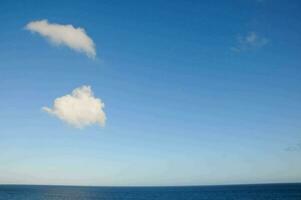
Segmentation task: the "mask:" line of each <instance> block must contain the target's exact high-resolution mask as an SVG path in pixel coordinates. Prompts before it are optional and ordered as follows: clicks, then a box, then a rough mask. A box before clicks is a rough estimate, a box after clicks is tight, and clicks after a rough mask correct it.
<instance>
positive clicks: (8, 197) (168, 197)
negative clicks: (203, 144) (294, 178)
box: [0, 184, 301, 200]
mask: <svg viewBox="0 0 301 200" xmlns="http://www.w3.org/2000/svg"><path fill="white" fill-rule="evenodd" d="M0 200H301V184H262V185H231V186H187V187H81V186H38V185H34V186H33V185H0Z"/></svg>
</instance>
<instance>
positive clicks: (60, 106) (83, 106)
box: [42, 85, 106, 128]
mask: <svg viewBox="0 0 301 200" xmlns="http://www.w3.org/2000/svg"><path fill="white" fill-rule="evenodd" d="M42 109H43V110H44V111H46V112H47V113H49V114H52V115H54V116H56V117H58V118H59V119H61V120H63V121H65V122H67V123H68V124H70V125H73V126H74V127H76V128H83V127H85V126H88V125H92V124H95V123H98V124H99V125H101V126H104V125H105V121H106V115H105V112H104V110H103V109H104V103H103V102H102V101H101V99H98V98H96V97H94V95H93V91H92V90H91V87H90V86H85V85H84V86H81V87H79V88H76V89H74V90H73V91H72V93H71V94H67V95H65V96H62V97H58V98H56V99H55V100H54V104H53V108H48V107H43V108H42Z"/></svg>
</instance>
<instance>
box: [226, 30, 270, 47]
mask: <svg viewBox="0 0 301 200" xmlns="http://www.w3.org/2000/svg"><path fill="white" fill-rule="evenodd" d="M267 43H268V39H267V38H265V37H262V36H259V35H258V34H257V33H256V32H249V33H248V34H247V35H245V36H239V37H238V44H237V46H236V47H232V48H231V49H232V50H234V51H244V50H248V49H251V48H258V47H263V46H265V45H266V44H267Z"/></svg>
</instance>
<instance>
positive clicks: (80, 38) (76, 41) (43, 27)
mask: <svg viewBox="0 0 301 200" xmlns="http://www.w3.org/2000/svg"><path fill="white" fill-rule="evenodd" d="M25 28H26V29H27V30H30V31H31V32H36V33H39V34H40V35H41V36H43V37H45V38H47V39H48V40H49V41H50V42H52V43H53V44H55V45H65V46H68V47H69V48H71V49H73V50H75V51H78V52H82V53H85V54H86V55H87V56H89V57H90V58H94V57H95V56H96V50H95V44H94V42H93V40H92V39H91V38H90V37H89V36H88V35H87V33H86V31H85V30H84V29H83V28H80V27H79V28H75V27H73V26H72V25H61V24H54V23H53V24H51V23H48V21H47V20H40V21H32V22H30V23H28V24H27V25H26V26H25Z"/></svg>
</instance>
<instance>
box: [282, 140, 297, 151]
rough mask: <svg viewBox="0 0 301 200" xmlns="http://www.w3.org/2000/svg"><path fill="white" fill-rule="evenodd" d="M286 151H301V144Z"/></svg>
mask: <svg viewBox="0 0 301 200" xmlns="http://www.w3.org/2000/svg"><path fill="white" fill-rule="evenodd" d="M285 150H286V151H301V142H300V143H297V144H295V145H292V146H289V147H287V148H285Z"/></svg>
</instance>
